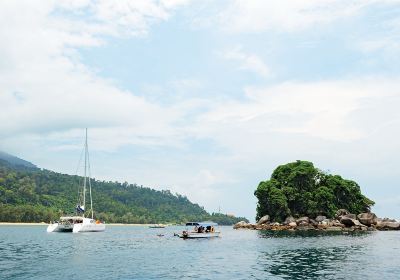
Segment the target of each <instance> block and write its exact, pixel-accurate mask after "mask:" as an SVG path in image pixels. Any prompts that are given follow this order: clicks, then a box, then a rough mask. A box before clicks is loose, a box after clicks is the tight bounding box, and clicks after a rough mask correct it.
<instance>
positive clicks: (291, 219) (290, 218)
mask: <svg viewBox="0 0 400 280" xmlns="http://www.w3.org/2000/svg"><path fill="white" fill-rule="evenodd" d="M293 222H296V219H295V218H293V217H292V216H289V217H287V218H286V219H285V221H284V222H283V224H284V225H288V224H290V223H293Z"/></svg>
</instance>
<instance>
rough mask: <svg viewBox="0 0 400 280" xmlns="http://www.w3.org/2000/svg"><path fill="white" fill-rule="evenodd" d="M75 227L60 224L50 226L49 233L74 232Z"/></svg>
mask: <svg viewBox="0 0 400 280" xmlns="http://www.w3.org/2000/svg"><path fill="white" fill-rule="evenodd" d="M73 228H74V225H62V224H58V223H54V224H50V225H49V226H48V227H47V232H72V231H73Z"/></svg>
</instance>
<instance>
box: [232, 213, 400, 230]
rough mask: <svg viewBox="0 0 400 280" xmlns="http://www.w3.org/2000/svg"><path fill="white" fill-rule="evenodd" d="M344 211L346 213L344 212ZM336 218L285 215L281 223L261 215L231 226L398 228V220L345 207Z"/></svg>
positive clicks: (325, 228) (309, 228)
mask: <svg viewBox="0 0 400 280" xmlns="http://www.w3.org/2000/svg"><path fill="white" fill-rule="evenodd" d="M345 213H346V214H345ZM336 215H337V216H338V217H339V218H338V219H327V218H326V217H325V216H317V217H316V218H315V220H313V219H310V218H309V217H301V218H298V219H297V220H296V219H295V218H293V217H291V216H289V217H287V218H286V220H285V222H284V223H283V224H280V223H277V222H273V221H272V222H271V221H270V217H269V215H265V216H263V217H262V218H261V219H260V220H259V221H258V222H257V224H250V223H246V222H245V221H240V222H238V223H237V224H235V225H234V226H233V228H234V229H241V228H243V229H253V230H272V231H280V230H290V231H294V230H299V231H304V230H320V231H346V232H352V231H373V230H400V222H398V221H396V220H393V219H388V218H384V219H380V218H377V217H376V215H375V214H374V213H361V214H359V215H358V216H356V215H354V214H350V213H348V211H347V210H345V209H340V210H338V211H337V213H336Z"/></svg>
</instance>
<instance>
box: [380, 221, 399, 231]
mask: <svg viewBox="0 0 400 280" xmlns="http://www.w3.org/2000/svg"><path fill="white" fill-rule="evenodd" d="M376 228H377V229H379V230H400V223H399V222H390V221H385V220H383V221H378V222H377V224H376Z"/></svg>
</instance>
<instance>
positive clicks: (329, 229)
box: [325, 226, 342, 231]
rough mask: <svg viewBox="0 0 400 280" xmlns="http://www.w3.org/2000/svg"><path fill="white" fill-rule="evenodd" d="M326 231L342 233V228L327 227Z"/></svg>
mask: <svg viewBox="0 0 400 280" xmlns="http://www.w3.org/2000/svg"><path fill="white" fill-rule="evenodd" d="M325 230H326V231H341V230H342V228H341V227H335V226H331V227H327V228H326V229H325Z"/></svg>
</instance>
